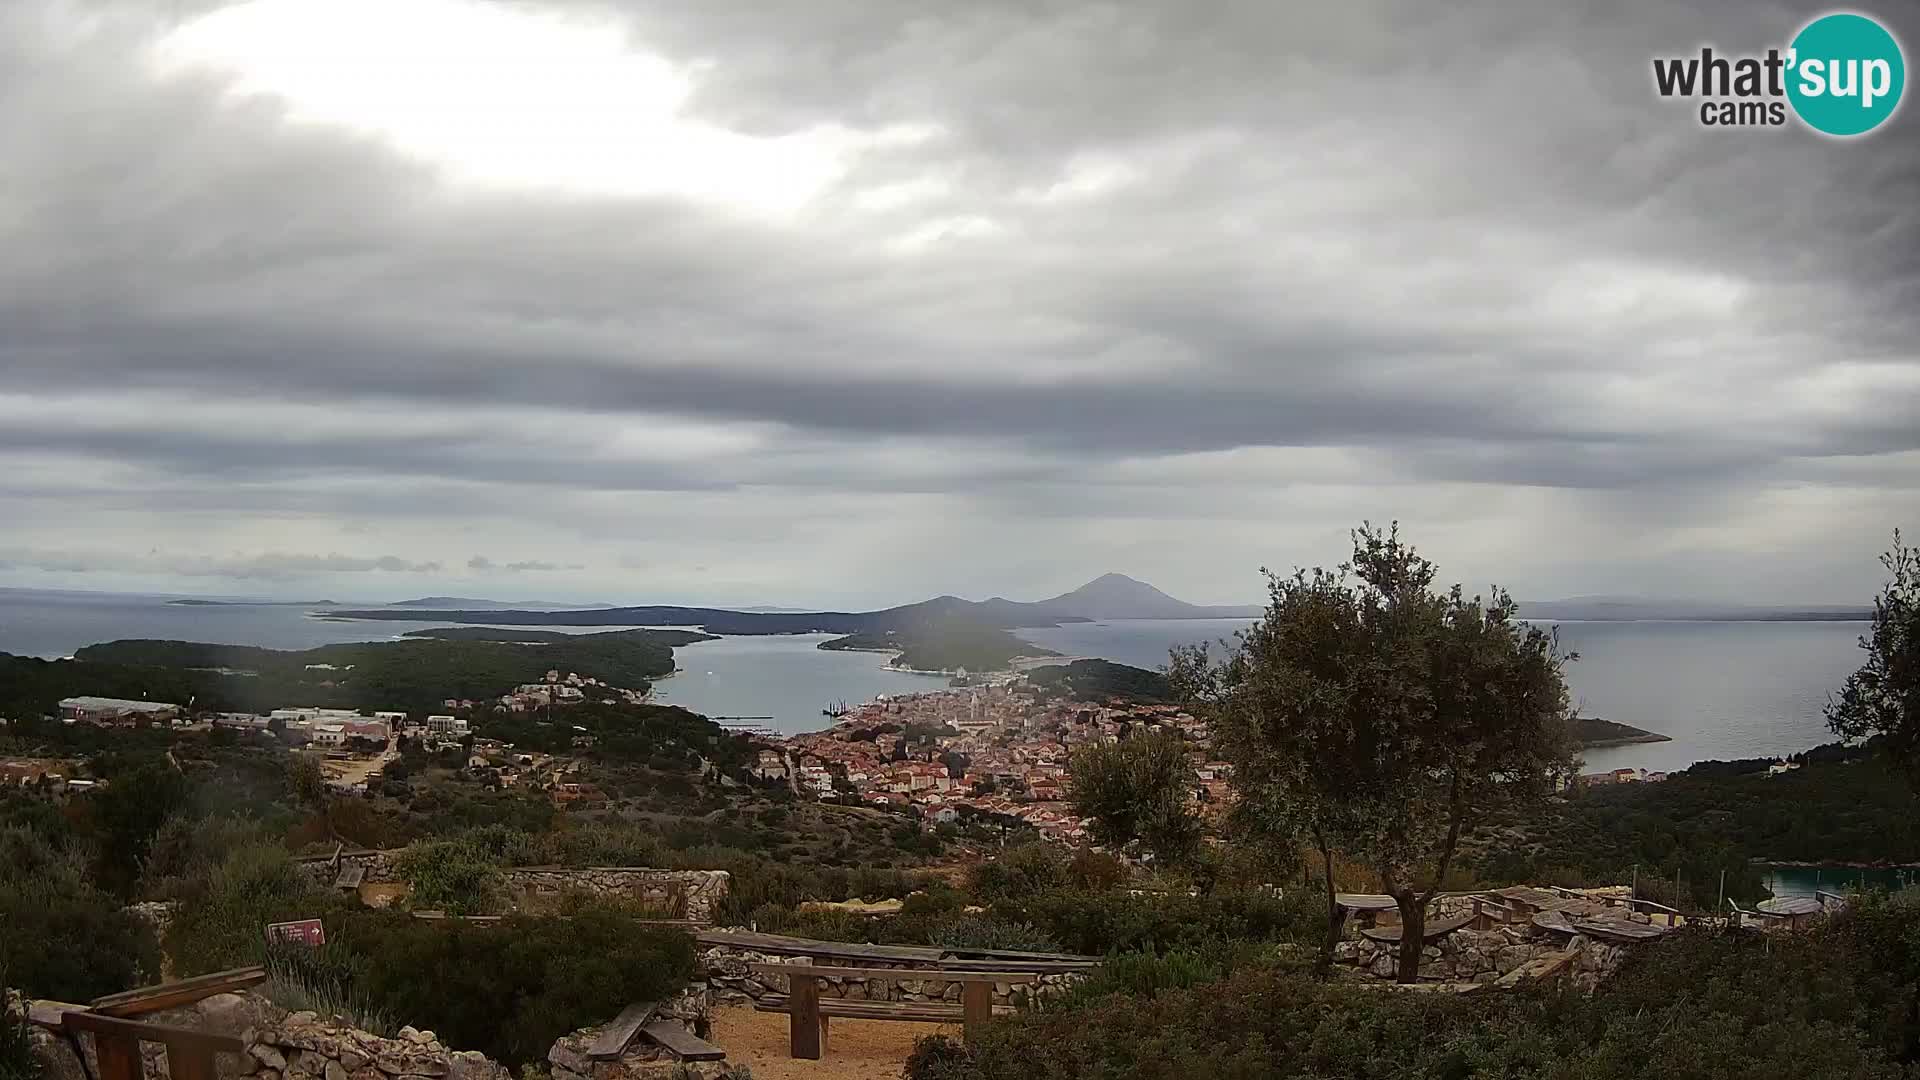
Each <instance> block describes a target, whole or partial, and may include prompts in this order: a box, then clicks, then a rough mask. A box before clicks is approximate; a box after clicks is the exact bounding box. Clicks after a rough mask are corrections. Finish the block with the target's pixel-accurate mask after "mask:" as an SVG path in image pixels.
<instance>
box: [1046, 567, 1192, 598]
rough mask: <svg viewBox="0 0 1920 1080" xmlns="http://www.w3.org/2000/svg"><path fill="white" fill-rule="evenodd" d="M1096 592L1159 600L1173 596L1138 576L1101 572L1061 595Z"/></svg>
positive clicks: (1086, 594) (1083, 594)
mask: <svg viewBox="0 0 1920 1080" xmlns="http://www.w3.org/2000/svg"><path fill="white" fill-rule="evenodd" d="M1096 593H1097V594H1101V595H1106V596H1147V597H1154V598H1156V599H1160V600H1172V599H1173V597H1171V596H1168V595H1167V594H1166V593H1163V592H1161V591H1160V590H1159V589H1156V588H1154V587H1153V586H1151V585H1149V584H1147V583H1146V582H1144V581H1141V580H1140V579H1139V578H1133V577H1128V576H1127V575H1125V574H1115V573H1106V574H1101V575H1100V576H1099V577H1097V578H1094V579H1093V580H1092V581H1089V582H1087V583H1086V584H1085V585H1082V586H1080V587H1079V588H1077V589H1075V590H1073V591H1072V592H1070V593H1064V594H1062V595H1063V596H1088V595H1093V594H1096Z"/></svg>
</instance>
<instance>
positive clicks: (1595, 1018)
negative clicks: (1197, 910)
mask: <svg viewBox="0 0 1920 1080" xmlns="http://www.w3.org/2000/svg"><path fill="white" fill-rule="evenodd" d="M1864 907H1865V914H1864V915H1863V916H1861V917H1860V918H1858V919H1855V918H1853V917H1852V916H1849V917H1846V918H1842V919H1838V920H1835V921H1834V923H1833V925H1831V926H1830V927H1827V928H1824V929H1821V930H1817V931H1814V932H1810V933H1804V934H1792V935H1768V936H1766V937H1765V938H1762V937H1759V936H1757V935H1750V934H1733V935H1728V934H1715V933H1708V932H1689V933H1682V934H1678V935H1674V936H1673V937H1670V938H1668V939H1666V940H1665V941H1662V942H1660V943H1659V944H1657V945H1653V946H1649V947H1645V948H1642V949H1638V950H1636V951H1635V952H1634V953H1632V954H1631V956H1630V959H1629V960H1628V962H1627V963H1626V964H1625V965H1623V966H1622V967H1621V969H1620V970H1619V971H1618V972H1617V973H1616V974H1615V975H1613V976H1612V977H1611V978H1610V979H1608V980H1607V981H1606V982H1605V983H1603V984H1602V985H1601V987H1600V989H1599V990H1598V991H1597V992H1595V993H1593V994H1592V995H1590V996H1589V995H1583V994H1580V993H1577V992H1571V991H1566V990H1562V989H1557V988H1556V989H1545V990H1535V991H1521V992H1515V993H1507V994H1498V995H1481V996H1471V997H1463V996H1459V995H1451V994H1395V993H1381V992H1379V991H1378V990H1369V989H1366V988H1361V987H1355V986H1352V985H1351V984H1348V983H1343V982H1323V981H1317V980H1315V979H1313V978H1311V977H1309V976H1307V975H1306V974H1304V973H1303V972H1302V971H1301V970H1297V969H1290V968H1286V967H1282V966H1279V965H1273V964H1264V963H1260V962H1259V961H1258V959H1257V957H1255V956H1252V955H1249V954H1240V953H1239V950H1238V947H1237V946H1233V945H1222V946H1220V948H1221V949H1224V950H1226V952H1225V953H1223V954H1215V955H1207V954H1206V952H1205V951H1204V950H1203V951H1202V952H1201V953H1200V954H1198V955H1195V954H1191V953H1188V952H1185V951H1182V952H1179V953H1171V954H1167V955H1164V956H1150V955H1145V954H1142V955H1137V956H1129V957H1116V958H1113V959H1111V960H1110V961H1109V963H1108V965H1107V970H1105V971H1103V972H1102V973H1101V974H1100V975H1099V976H1097V977H1096V980H1097V981H1096V983H1094V984H1092V985H1088V986H1087V987H1086V988H1085V989H1081V990H1077V991H1076V992H1075V993H1073V994H1072V995H1071V996H1070V997H1069V999H1068V1000H1066V1001H1065V1002H1063V1003H1061V1004H1059V1005H1057V1006H1053V1007H1049V1008H1045V1009H1041V1010H1036V1011H1030V1012H1026V1013H1022V1014H1019V1015H1017V1016H1014V1017H1010V1018H1006V1019H1003V1020H999V1021H996V1022H995V1023H993V1024H991V1025H989V1026H988V1027H987V1028H986V1029H985V1030H984V1031H981V1032H979V1033H978V1035H977V1037H970V1039H969V1042H968V1043H967V1044H966V1045H961V1044H959V1043H957V1042H953V1041H951V1040H923V1041H922V1042H921V1044H920V1045H919V1046H918V1047H917V1048H916V1050H915V1053H914V1055H913V1057H912V1059H911V1060H910V1061H909V1062H908V1066H907V1071H906V1076H907V1078H908V1080H1016V1078H1019V1080H1024V1078H1027V1077H1035V1076H1045V1077H1049V1078H1058V1080H1081V1078H1084V1080H1094V1078H1101V1080H1106V1078H1114V1077H1122V1076H1125V1077H1129V1078H1139V1080H1191V1078H1194V1077H1227V1078H1233V1080H1309V1078H1311V1080H1321V1078H1328V1077H1365V1078H1382V1080H1384V1078H1387V1077H1445V1078H1463V1080H1464V1078H1468V1077H1489V1078H1491V1077H1500V1078H1506V1080H1574V1078H1579V1080H1637V1078H1641V1077H1648V1076H1675V1077H1687V1078H1689V1080H1750V1078H1752V1077H1756V1076H1795V1077H1811V1078H1816V1080H1896V1078H1898V1077H1901V1076H1903V1075H1907V1074H1906V1073H1905V1072H1903V1068H1902V1066H1903V1065H1907V1064H1912V1063H1913V1055H1914V1043H1913V1040H1912V1038H1911V1035H1912V1029H1911V1027H1901V1026H1898V1025H1895V1026H1892V1027H1891V1028H1890V1027H1889V1024H1888V1020H1889V1010H1890V1009H1897V1008H1900V1007H1905V1008H1909V1009H1910V1008H1911V1007H1912V1003H1913V1000H1914V999H1913V998H1912V996H1911V995H1912V994H1913V992H1914V983H1913V982H1912V980H1911V971H1910V969H1905V968H1903V967H1902V966H1901V965H1904V964H1906V963H1907V962H1908V961H1909V960H1910V959H1911V958H1912V954H1908V953H1905V952H1903V951H1902V950H1903V949H1904V948H1905V946H1904V945H1901V944H1899V942H1907V941H1911V940H1913V938H1914V931H1913V930H1912V929H1911V926H1912V924H1911V923H1910V922H1905V921H1904V920H1902V919H1901V918H1900V917H1899V914H1900V913H1898V912H1882V911H1877V910H1874V909H1873V908H1872V907H1871V906H1870V905H1866V906H1864ZM1889 937H1891V938H1893V939H1897V940H1896V941H1895V944H1894V948H1893V950H1892V952H1893V955H1891V956H1888V955H1887V954H1884V953H1872V952H1868V951H1866V949H1868V948H1869V947H1877V946H1880V945H1884V944H1886V943H1887V939H1888V938H1889ZM1222 962H1225V963H1228V964H1231V965H1232V966H1234V967H1235V968H1236V970H1234V972H1233V973H1232V974H1231V975H1229V976H1228V977H1227V978H1226V979H1224V980H1221V981H1209V972H1210V970H1212V969H1213V968H1214V967H1215V966H1216V965H1217V964H1220V963H1222ZM1188 981H1193V982H1194V983H1195V985H1194V986H1193V988H1191V989H1181V988H1179V984H1180V983H1182V982H1188ZM1101 983H1104V986H1103V985H1100V984H1101ZM1147 996H1151V998H1152V1000H1153V1004H1152V1006H1151V1007H1142V999H1143V998H1144V997H1147Z"/></svg>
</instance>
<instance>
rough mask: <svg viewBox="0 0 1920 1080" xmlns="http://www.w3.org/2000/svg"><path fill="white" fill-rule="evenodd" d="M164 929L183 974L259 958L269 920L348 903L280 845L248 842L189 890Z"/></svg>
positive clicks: (311, 915)
mask: <svg viewBox="0 0 1920 1080" xmlns="http://www.w3.org/2000/svg"><path fill="white" fill-rule="evenodd" d="M185 891H186V893H187V897H188V898H187V899H186V901H185V902H184V904H183V905H182V907H181V909H180V913H179V915H178V916H177V917H176V918H175V919H174V921H173V925H172V927H171V928H169V929H168V931H167V943H166V944H167V955H168V956H170V957H171V958H172V959H173V967H174V971H175V972H176V973H178V974H179V975H181V976H182V977H185V976H191V975H202V974H205V973H207V972H209V971H220V970H224V969H226V968H231V967H240V966H242V965H246V964H258V963H263V962H264V961H265V959H266V955H267V940H266V927H267V924H268V923H274V922H286V921H288V920H291V919H307V918H318V917H320V916H322V915H323V914H325V913H326V912H327V911H329V910H333V909H337V908H339V907H341V906H342V905H344V904H345V903H347V901H343V900H341V899H340V898H338V897H336V896H333V895H332V894H331V893H329V892H327V891H325V890H323V889H321V888H320V887H319V886H318V885H316V884H315V883H314V882H313V881H312V880H311V879H309V878H307V877H306V876H305V875H304V874H303V873H302V872H301V871H300V869H299V868H298V867H296V866H295V865H294V864H293V862H292V860H291V859H289V858H288V857H287V853H286V851H285V850H284V849H281V848H279V847H275V846H273V845H270V844H247V845H244V846H242V847H239V848H235V849H234V850H233V851H232V852H229V853H228V855H227V857H226V858H225V859H224V860H222V861H221V863H220V865H219V866H218V867H216V868H214V869H213V870H212V871H211V872H209V873H208V874H207V875H206V876H205V878H204V879H202V880H201V881H199V882H198V883H196V884H194V885H193V886H191V887H190V888H188V889H187V890H185Z"/></svg>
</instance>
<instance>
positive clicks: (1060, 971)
mask: <svg viewBox="0 0 1920 1080" xmlns="http://www.w3.org/2000/svg"><path fill="white" fill-rule="evenodd" d="M1099 966H1100V961H1098V960H1071V961H1069V960H1039V961H1032V962H1024V961H1023V962H1021V963H1017V964H1015V963H1008V962H1005V961H1000V960H942V961H940V967H939V969H938V970H940V971H1012V970H1017V971H1031V972H1033V973H1035V974H1038V975H1071V974H1075V973H1078V972H1086V971H1092V970H1093V969H1094V968H1097V967H1099Z"/></svg>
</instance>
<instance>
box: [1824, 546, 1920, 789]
mask: <svg viewBox="0 0 1920 1080" xmlns="http://www.w3.org/2000/svg"><path fill="white" fill-rule="evenodd" d="M1880 564H1881V565H1882V566H1885V567H1886V568H1887V573H1888V575H1889V580H1888V582H1887V585H1886V588H1885V589H1883V590H1881V593H1880V595H1879V596H1878V597H1876V598H1875V599H1874V602H1873V627H1872V629H1871V630H1870V631H1868V633H1867V634H1866V635H1865V636H1864V637H1862V638H1861V639H1860V647H1861V648H1862V649H1864V650H1866V653H1867V662H1866V663H1865V664H1862V665H1861V666H1860V670H1858V671H1856V672H1854V673H1853V674H1852V675H1850V676H1848V677H1847V682H1846V685H1845V686H1844V687H1842V688H1841V690H1840V695H1839V696H1838V697H1837V698H1835V699H1833V700H1832V701H1831V702H1829V703H1828V705H1827V726H1828V727H1830V728H1832V729H1833V733H1834V734H1836V735H1839V736H1841V737H1842V738H1848V739H1862V738H1869V737H1872V736H1875V735H1878V736H1881V745H1882V746H1884V747H1885V749H1886V751H1887V753H1888V756H1890V757H1891V758H1893V760H1894V761H1895V762H1897V763H1898V764H1899V765H1900V766H1901V768H1903V769H1905V770H1906V772H1907V775H1908V777H1909V778H1910V779H1912V780H1914V781H1916V782H1920V548H1911V547H1908V546H1906V545H1905V544H1904V543H1902V542H1901V540H1900V533H1899V532H1898V531H1897V530H1896V531H1895V532H1894V534H1893V547H1892V549H1890V550H1889V551H1888V552H1887V553H1886V554H1885V555H1882V556H1881V557H1880Z"/></svg>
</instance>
